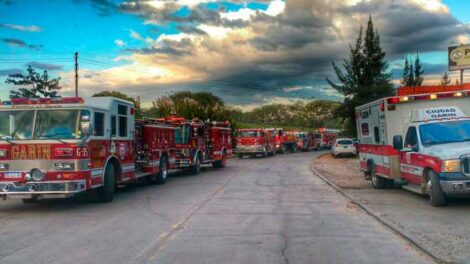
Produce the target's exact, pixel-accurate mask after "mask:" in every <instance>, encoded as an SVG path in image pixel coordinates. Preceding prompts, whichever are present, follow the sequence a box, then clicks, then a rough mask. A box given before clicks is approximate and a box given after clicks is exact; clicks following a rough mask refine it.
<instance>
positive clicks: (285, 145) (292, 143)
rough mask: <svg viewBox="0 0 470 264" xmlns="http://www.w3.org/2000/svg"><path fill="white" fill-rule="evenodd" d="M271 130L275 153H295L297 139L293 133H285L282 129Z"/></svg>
mask: <svg viewBox="0 0 470 264" xmlns="http://www.w3.org/2000/svg"><path fill="white" fill-rule="evenodd" d="M273 130H274V133H275V136H276V151H277V153H281V154H285V153H288V152H289V151H290V152H297V138H296V136H295V133H294V132H289V131H287V132H286V131H284V129H282V128H274V129H273Z"/></svg>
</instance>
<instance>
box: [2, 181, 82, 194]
mask: <svg viewBox="0 0 470 264" xmlns="http://www.w3.org/2000/svg"><path fill="white" fill-rule="evenodd" d="M85 190H86V182H85V180H76V181H54V182H51V181H48V182H27V183H18V182H0V195H7V196H9V197H12V198H31V197H34V196H43V197H44V198H65V197H70V196H73V195H75V194H77V193H80V192H83V191H85Z"/></svg>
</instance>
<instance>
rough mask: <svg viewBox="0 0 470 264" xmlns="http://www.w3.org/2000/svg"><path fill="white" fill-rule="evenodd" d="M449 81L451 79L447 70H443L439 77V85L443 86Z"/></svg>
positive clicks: (448, 83)
mask: <svg viewBox="0 0 470 264" xmlns="http://www.w3.org/2000/svg"><path fill="white" fill-rule="evenodd" d="M451 82H452V80H451V79H450V77H449V74H448V73H447V72H444V74H443V75H442V78H441V85H443V86H446V85H450V84H451Z"/></svg>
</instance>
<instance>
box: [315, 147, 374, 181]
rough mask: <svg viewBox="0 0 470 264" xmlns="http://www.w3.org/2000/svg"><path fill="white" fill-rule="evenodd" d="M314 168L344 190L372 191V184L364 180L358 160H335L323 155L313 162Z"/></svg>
mask: <svg viewBox="0 0 470 264" xmlns="http://www.w3.org/2000/svg"><path fill="white" fill-rule="evenodd" d="M312 166H313V168H315V170H317V171H318V172H319V173H320V174H322V175H323V176H324V177H326V178H328V179H329V180H331V181H333V182H334V183H335V184H336V185H338V186H339V187H341V188H344V189H370V188H371V186H370V183H369V182H368V181H366V180H365V179H364V175H363V173H362V172H361V170H360V169H359V160H358V159H357V158H333V157H332V156H331V155H323V156H321V157H320V158H315V159H314V160H313V165H312Z"/></svg>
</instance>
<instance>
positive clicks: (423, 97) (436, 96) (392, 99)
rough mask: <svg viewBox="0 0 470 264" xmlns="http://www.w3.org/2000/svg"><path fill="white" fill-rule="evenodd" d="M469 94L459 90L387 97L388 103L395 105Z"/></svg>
mask: <svg viewBox="0 0 470 264" xmlns="http://www.w3.org/2000/svg"><path fill="white" fill-rule="evenodd" d="M463 96H469V92H467V91H459V92H449V93H436V94H421V95H412V96H400V97H390V98H388V99H387V103H388V104H389V105H395V104H399V103H406V102H410V101H417V100H437V99H441V98H452V97H463Z"/></svg>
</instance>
